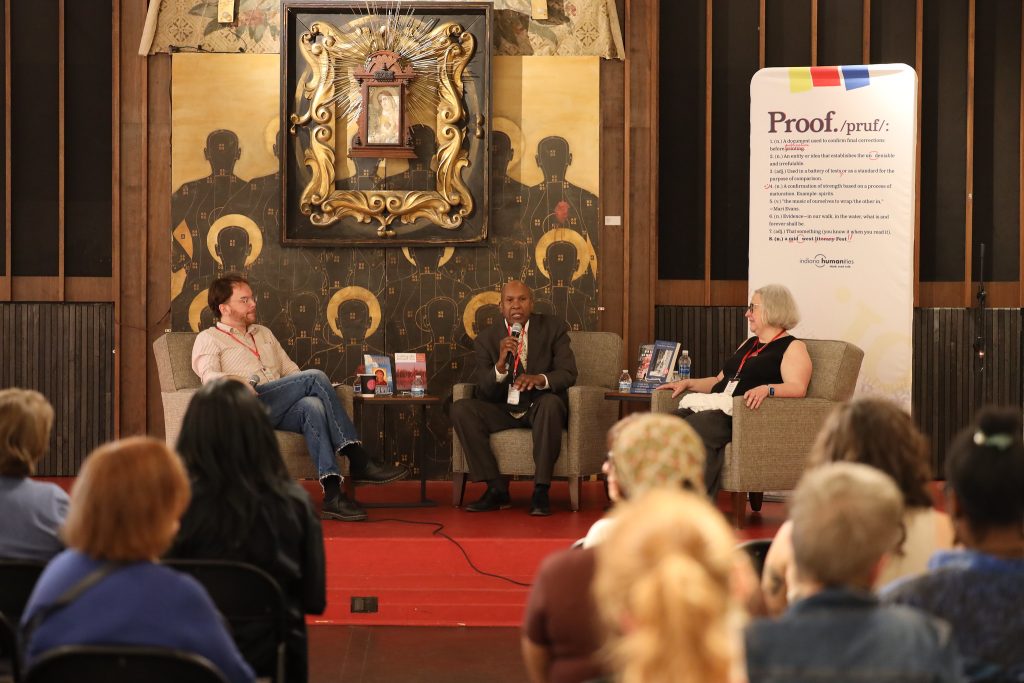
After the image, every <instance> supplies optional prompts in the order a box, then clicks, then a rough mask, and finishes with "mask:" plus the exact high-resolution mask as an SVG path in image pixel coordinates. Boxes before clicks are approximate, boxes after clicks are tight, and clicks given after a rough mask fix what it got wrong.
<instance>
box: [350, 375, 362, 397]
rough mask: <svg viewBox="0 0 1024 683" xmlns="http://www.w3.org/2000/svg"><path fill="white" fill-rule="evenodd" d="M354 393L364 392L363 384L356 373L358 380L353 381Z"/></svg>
mask: <svg viewBox="0 0 1024 683" xmlns="http://www.w3.org/2000/svg"><path fill="white" fill-rule="evenodd" d="M352 393H353V394H362V393H363V385H362V384H361V383H360V382H359V375H356V381H355V382H352Z"/></svg>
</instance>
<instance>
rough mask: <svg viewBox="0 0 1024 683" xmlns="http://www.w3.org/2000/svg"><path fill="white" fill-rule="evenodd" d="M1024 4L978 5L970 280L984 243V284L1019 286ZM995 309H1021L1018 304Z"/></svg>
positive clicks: (1000, 0) (995, 0)
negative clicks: (972, 253) (1011, 307)
mask: <svg viewBox="0 0 1024 683" xmlns="http://www.w3.org/2000/svg"><path fill="white" fill-rule="evenodd" d="M1022 15H1024V12H1022V7H1021V3H1020V2H1019V0H992V1H989V2H976V3H975V21H974V36H975V39H974V42H973V45H974V51H973V52H974V69H973V74H974V97H973V100H972V103H973V121H974V125H973V144H972V145H971V148H972V149H973V164H972V171H973V179H972V189H973V191H972V195H973V212H972V222H971V232H972V236H973V239H972V240H971V244H972V245H973V246H974V247H975V257H974V258H973V259H972V260H971V272H972V273H973V275H972V277H971V280H973V281H977V279H978V278H979V276H980V273H979V272H978V258H979V255H978V252H977V247H978V246H979V245H980V244H982V243H984V244H985V245H986V250H985V268H984V271H985V278H986V279H987V280H989V281H994V282H1003V283H1014V284H1016V283H1018V282H1019V281H1020V274H1021V271H1020V231H1021V213H1020V182H1021V178H1020V153H1021V151H1020V148H1019V145H1018V144H1007V141H1009V140H1013V141H1015V142H1016V141H1019V140H1020V135H1021V101H1020V83H1021V65H1020V55H1021V43H1022V41H1021V26H1020V23H1021V17H1022ZM990 305H992V306H994V307H995V306H999V305H1009V306H1018V305H1019V301H1018V300H1016V299H1015V300H1014V301H1012V302H1009V303H1003V304H996V303H994V302H991V301H990Z"/></svg>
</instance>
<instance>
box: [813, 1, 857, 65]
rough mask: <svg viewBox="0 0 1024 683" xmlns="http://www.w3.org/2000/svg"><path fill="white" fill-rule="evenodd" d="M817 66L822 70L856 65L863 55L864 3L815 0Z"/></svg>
mask: <svg viewBox="0 0 1024 683" xmlns="http://www.w3.org/2000/svg"><path fill="white" fill-rule="evenodd" d="M817 6H818V27H817V31H816V32H815V34H814V35H815V36H816V37H817V41H818V55H817V63H818V64H821V65H825V66H835V65H840V64H857V63H860V62H861V59H862V56H863V54H864V46H865V41H864V36H865V34H867V33H868V28H869V24H867V23H866V21H865V2H864V0H818V1H817Z"/></svg>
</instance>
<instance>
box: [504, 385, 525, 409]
mask: <svg viewBox="0 0 1024 683" xmlns="http://www.w3.org/2000/svg"><path fill="white" fill-rule="evenodd" d="M520 393H521V392H520V391H519V390H518V389H516V388H515V387H514V386H512V385H511V384H509V385H508V399H507V400H506V403H508V404H509V405H510V406H517V405H519V394H520Z"/></svg>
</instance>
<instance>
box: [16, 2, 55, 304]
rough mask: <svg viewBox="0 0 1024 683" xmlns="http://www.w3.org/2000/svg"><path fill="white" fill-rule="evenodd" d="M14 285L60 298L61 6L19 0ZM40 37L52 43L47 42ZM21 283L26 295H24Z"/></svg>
mask: <svg viewBox="0 0 1024 683" xmlns="http://www.w3.org/2000/svg"><path fill="white" fill-rule="evenodd" d="M8 9H9V12H10V21H11V42H10V52H11V58H10V64H11V78H10V88H11V96H10V98H9V104H10V109H9V111H8V116H10V119H11V126H12V129H13V130H16V131H17V135H12V136H11V169H10V179H11V195H10V197H11V212H12V213H11V224H10V225H11V228H10V229H11V249H10V253H11V270H10V274H11V275H12V277H14V278H15V279H14V280H12V282H11V290H12V298H15V299H18V298H29V297H31V298H32V299H35V300H51V301H52V300H59V298H60V296H59V295H60V292H59V282H58V281H57V280H56V279H54V280H33V281H25V282H22V283H19V282H18V281H17V279H16V278H17V277H18V276H27V277H48V278H56V277H59V274H60V271H59V260H60V254H59V246H60V235H59V227H58V226H59V217H58V212H59V195H60V188H59V176H60V173H59V156H60V140H59V97H60V62H59V52H58V47H57V45H56V44H55V43H56V42H57V41H56V40H55V39H54V37H55V36H57V31H55V30H54V27H55V26H56V25H57V24H59V21H60V16H59V7H58V3H57V2H56V1H53V0H51V1H50V2H36V1H35V0H11V2H10V3H9V5H8ZM39 36H49V37H50V39H49V40H46V41H44V42H43V43H42V44H41V43H40V38H39ZM19 286H20V287H21V289H22V292H23V293H24V295H22V294H19V291H18V290H19Z"/></svg>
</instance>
